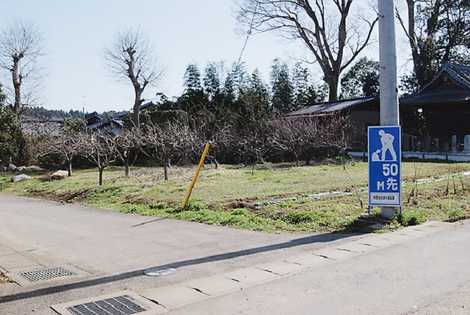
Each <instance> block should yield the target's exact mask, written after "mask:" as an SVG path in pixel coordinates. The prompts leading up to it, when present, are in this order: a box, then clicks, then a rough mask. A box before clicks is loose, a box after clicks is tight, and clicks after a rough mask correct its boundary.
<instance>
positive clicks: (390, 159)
mask: <svg viewBox="0 0 470 315" xmlns="http://www.w3.org/2000/svg"><path fill="white" fill-rule="evenodd" d="M368 139H369V207H376V206H381V207H382V206H388V207H401V129H400V127H399V126H392V127H384V126H378V127H369V135H368Z"/></svg>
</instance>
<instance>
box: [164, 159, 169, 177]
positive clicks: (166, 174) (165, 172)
mask: <svg viewBox="0 0 470 315" xmlns="http://www.w3.org/2000/svg"><path fill="white" fill-rule="evenodd" d="M169 167H170V159H165V160H164V162H163V172H164V174H165V180H166V181H168V179H169V178H168V168H169Z"/></svg>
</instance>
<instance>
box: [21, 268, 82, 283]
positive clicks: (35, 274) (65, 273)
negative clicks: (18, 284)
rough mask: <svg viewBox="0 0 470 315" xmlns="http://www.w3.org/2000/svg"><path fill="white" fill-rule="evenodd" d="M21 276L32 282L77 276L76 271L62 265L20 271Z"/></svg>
mask: <svg viewBox="0 0 470 315" xmlns="http://www.w3.org/2000/svg"><path fill="white" fill-rule="evenodd" d="M20 275H21V276H23V277H24V278H26V279H28V280H29V281H31V282H38V281H45V280H51V279H55V278H60V277H69V276H75V275H76V273H74V272H72V271H70V270H67V269H65V268H62V267H55V268H47V269H39V270H34V271H27V272H22V273H20Z"/></svg>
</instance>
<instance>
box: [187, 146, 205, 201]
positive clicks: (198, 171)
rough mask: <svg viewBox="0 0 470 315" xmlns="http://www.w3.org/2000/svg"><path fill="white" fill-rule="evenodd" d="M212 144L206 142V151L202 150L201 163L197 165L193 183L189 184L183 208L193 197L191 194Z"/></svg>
mask: <svg viewBox="0 0 470 315" xmlns="http://www.w3.org/2000/svg"><path fill="white" fill-rule="evenodd" d="M209 148H210V144H209V143H206V145H205V146H204V152H202V155H201V160H200V161H199V165H198V166H197V169H196V173H195V174H194V176H193V180H192V181H191V185H189V188H188V192H187V193H186V197H185V198H184V200H183V203H182V204H181V208H182V209H184V208H186V206H187V205H188V201H189V198H191V194H192V193H193V189H194V186H195V185H196V182H197V179H198V178H199V173H201V169H202V168H203V167H204V162H205V161H206V158H207V155H208V154H209Z"/></svg>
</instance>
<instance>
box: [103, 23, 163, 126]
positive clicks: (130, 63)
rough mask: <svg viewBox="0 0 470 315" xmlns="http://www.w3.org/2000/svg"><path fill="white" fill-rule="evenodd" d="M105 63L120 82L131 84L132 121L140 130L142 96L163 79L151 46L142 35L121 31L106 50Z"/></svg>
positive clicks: (135, 32)
mask: <svg viewBox="0 0 470 315" xmlns="http://www.w3.org/2000/svg"><path fill="white" fill-rule="evenodd" d="M105 61H106V63H107V66H108V67H109V69H110V70H111V72H112V73H113V74H115V75H116V76H117V77H118V78H119V79H124V80H129V81H130V82H131V84H132V87H133V90H134V105H133V110H132V120H133V123H134V125H135V126H136V127H140V108H141V105H142V103H143V102H144V98H143V94H144V92H145V90H146V88H147V87H148V86H151V85H155V84H156V83H157V82H158V80H159V79H160V78H161V76H162V70H161V69H159V67H158V66H157V62H156V57H155V55H154V52H153V49H152V47H151V45H150V44H149V42H148V41H147V39H146V38H145V36H144V35H143V34H142V33H141V32H139V31H134V30H127V31H124V32H122V33H120V34H119V35H118V36H117V37H116V39H115V40H114V43H113V45H112V46H111V47H109V48H107V49H105Z"/></svg>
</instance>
